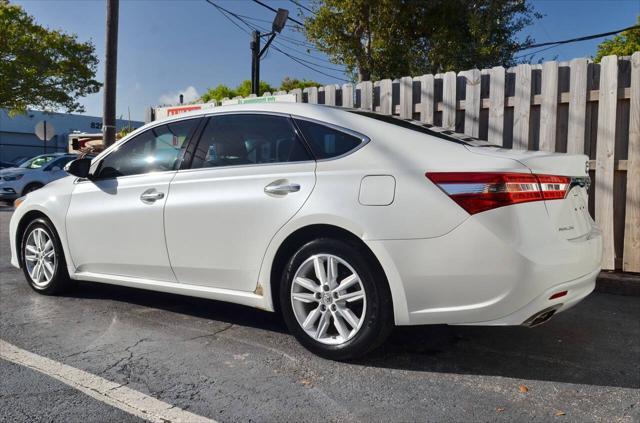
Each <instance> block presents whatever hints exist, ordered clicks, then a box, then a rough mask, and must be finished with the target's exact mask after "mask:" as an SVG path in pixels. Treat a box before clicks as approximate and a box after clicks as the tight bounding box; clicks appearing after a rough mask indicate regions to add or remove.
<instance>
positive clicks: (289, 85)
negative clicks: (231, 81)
mask: <svg viewBox="0 0 640 423" xmlns="http://www.w3.org/2000/svg"><path fill="white" fill-rule="evenodd" d="M321 85H322V84H320V83H318V82H315V81H311V80H308V79H296V78H290V77H288V76H286V77H285V78H284V79H283V80H282V83H281V84H280V88H279V89H278V88H275V87H272V86H271V85H269V83H267V82H265V81H260V95H262V94H264V93H266V92H270V93H274V92H276V91H279V90H280V91H291V90H292V89H294V88H306V87H319V86H321ZM249 94H251V81H250V80H248V79H246V80H244V81H242V82H241V83H240V85H238V86H237V87H236V88H229V87H227V86H226V85H223V84H219V85H218V86H217V87H215V88H209V89H208V90H207V92H206V93H204V94H203V95H202V97H200V101H203V102H205V103H206V102H209V101H211V100H216V101H220V100H222V99H223V98H225V97H226V98H233V97H236V96H241V97H247V96H249Z"/></svg>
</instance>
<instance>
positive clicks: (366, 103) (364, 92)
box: [356, 81, 373, 111]
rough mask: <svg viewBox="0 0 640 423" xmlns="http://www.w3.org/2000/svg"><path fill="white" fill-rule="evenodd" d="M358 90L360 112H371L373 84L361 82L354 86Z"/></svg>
mask: <svg viewBox="0 0 640 423" xmlns="http://www.w3.org/2000/svg"><path fill="white" fill-rule="evenodd" d="M356 89H359V90H360V108H361V109H362V110H369V111H371V110H373V82H371V81H362V82H360V83H359V84H358V85H356Z"/></svg>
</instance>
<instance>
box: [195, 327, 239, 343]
mask: <svg viewBox="0 0 640 423" xmlns="http://www.w3.org/2000/svg"><path fill="white" fill-rule="evenodd" d="M233 326H234V324H233V323H229V324H228V325H227V326H225V327H223V328H222V329H219V330H217V331H215V332H212V333H207V334H205V335H198V336H194V337H193V338H188V339H185V340H184V341H185V342H186V341H193V340H195V339H201V338H209V337H215V336H217V335H220V334H221V333H222V332H225V331H227V330H229V329H231V328H232V327H233Z"/></svg>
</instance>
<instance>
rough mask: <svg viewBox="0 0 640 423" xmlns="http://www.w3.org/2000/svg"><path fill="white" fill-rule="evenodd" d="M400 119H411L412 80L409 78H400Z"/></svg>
mask: <svg viewBox="0 0 640 423" xmlns="http://www.w3.org/2000/svg"><path fill="white" fill-rule="evenodd" d="M400 117H401V118H402V119H412V118H413V78H411V77H410V76H404V77H402V78H400Z"/></svg>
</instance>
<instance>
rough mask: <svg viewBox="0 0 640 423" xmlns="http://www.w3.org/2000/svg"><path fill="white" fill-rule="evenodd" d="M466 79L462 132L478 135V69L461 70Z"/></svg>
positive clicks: (473, 135)
mask: <svg viewBox="0 0 640 423" xmlns="http://www.w3.org/2000/svg"><path fill="white" fill-rule="evenodd" d="M463 75H464V77H465V78H466V80H467V84H466V91H465V101H464V133H465V134H467V135H469V136H472V137H478V136H479V135H480V71H479V70H478V69H471V70H469V71H466V72H463Z"/></svg>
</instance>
